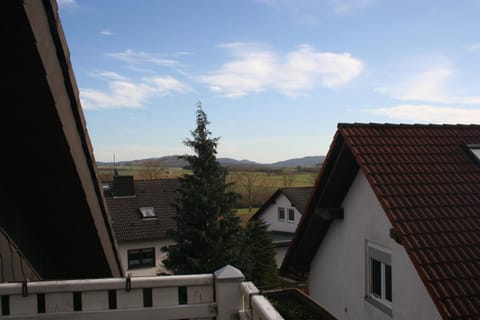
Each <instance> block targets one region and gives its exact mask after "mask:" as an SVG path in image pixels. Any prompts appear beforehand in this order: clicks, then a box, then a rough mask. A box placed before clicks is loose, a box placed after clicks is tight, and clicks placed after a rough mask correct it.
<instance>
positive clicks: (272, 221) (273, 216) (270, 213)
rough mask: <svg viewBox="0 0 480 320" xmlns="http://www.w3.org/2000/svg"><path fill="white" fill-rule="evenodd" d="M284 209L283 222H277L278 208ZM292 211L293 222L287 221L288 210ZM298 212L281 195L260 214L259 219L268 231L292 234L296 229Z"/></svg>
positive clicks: (298, 217)
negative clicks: (293, 213)
mask: <svg viewBox="0 0 480 320" xmlns="http://www.w3.org/2000/svg"><path fill="white" fill-rule="evenodd" d="M279 207H282V208H285V221H279V220H278V208H279ZM292 208H293V209H294V212H295V221H293V222H291V221H288V209H292ZM301 216H302V215H301V214H300V212H299V211H298V210H297V208H295V207H293V206H292V202H291V201H290V200H288V198H287V197H286V196H285V195H284V194H283V193H281V194H280V195H279V196H278V197H277V199H276V200H275V203H272V204H271V205H270V206H269V207H268V208H267V209H266V210H265V211H264V212H263V214H262V216H261V219H263V221H265V223H267V224H268V230H269V231H281V232H290V233H294V232H295V230H296V229H297V225H298V222H299V221H300V218H301Z"/></svg>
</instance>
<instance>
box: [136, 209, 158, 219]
mask: <svg viewBox="0 0 480 320" xmlns="http://www.w3.org/2000/svg"><path fill="white" fill-rule="evenodd" d="M138 210H139V211H140V214H141V215H142V218H143V219H148V218H156V217H157V214H156V213H155V209H154V208H153V207H141V208H138Z"/></svg>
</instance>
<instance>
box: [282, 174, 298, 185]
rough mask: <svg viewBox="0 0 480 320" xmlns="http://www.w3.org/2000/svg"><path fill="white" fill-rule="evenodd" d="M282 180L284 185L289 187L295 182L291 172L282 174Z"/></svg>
mask: <svg viewBox="0 0 480 320" xmlns="http://www.w3.org/2000/svg"><path fill="white" fill-rule="evenodd" d="M282 180H283V186H284V187H291V186H293V184H294V183H295V180H296V177H295V175H293V174H284V175H283V176H282Z"/></svg>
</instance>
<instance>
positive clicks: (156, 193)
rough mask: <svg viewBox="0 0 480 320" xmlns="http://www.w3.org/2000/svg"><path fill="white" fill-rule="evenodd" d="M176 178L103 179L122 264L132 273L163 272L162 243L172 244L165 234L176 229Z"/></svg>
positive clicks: (151, 273)
mask: <svg viewBox="0 0 480 320" xmlns="http://www.w3.org/2000/svg"><path fill="white" fill-rule="evenodd" d="M179 187H180V183H179V180H178V179H158V180H134V179H133V176H118V175H117V176H113V180H112V181H111V182H110V183H104V190H105V195H106V200H107V205H108V209H109V212H110V215H111V218H112V223H113V229H114V230H115V235H116V239H117V242H118V249H119V252H120V257H121V260H122V264H123V268H124V270H126V272H127V273H130V274H132V275H133V276H146V275H158V274H166V273H168V270H166V269H165V268H164V266H163V263H162V261H163V260H164V259H165V258H166V253H165V252H164V251H162V247H164V246H166V245H171V244H174V241H173V240H172V239H170V238H169V237H168V236H167V231H168V230H169V229H176V220H175V217H176V209H175V207H174V206H173V204H174V203H175V200H176V198H177V189H178V188H179Z"/></svg>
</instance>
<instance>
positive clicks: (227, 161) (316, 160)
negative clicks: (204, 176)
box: [97, 155, 325, 168]
mask: <svg viewBox="0 0 480 320" xmlns="http://www.w3.org/2000/svg"><path fill="white" fill-rule="evenodd" d="M324 159H325V157H324V156H309V157H303V158H295V159H288V160H284V161H278V162H274V163H258V162H255V161H250V160H236V159H232V158H218V162H220V163H221V164H222V165H223V166H226V167H248V168H255V167H261V168H268V167H274V168H282V167H284V168H287V167H298V166H300V167H314V166H319V165H321V164H322V163H323V160H324ZM149 161H159V162H161V163H162V165H163V166H165V167H169V168H183V167H184V166H185V165H186V162H185V161H184V160H182V159H179V158H178V156H177V155H173V156H166V157H160V158H149V159H140V160H132V161H119V162H117V163H116V164H117V165H118V166H142V165H144V164H145V163H147V162H149ZM97 165H99V166H111V165H113V162H97Z"/></svg>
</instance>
